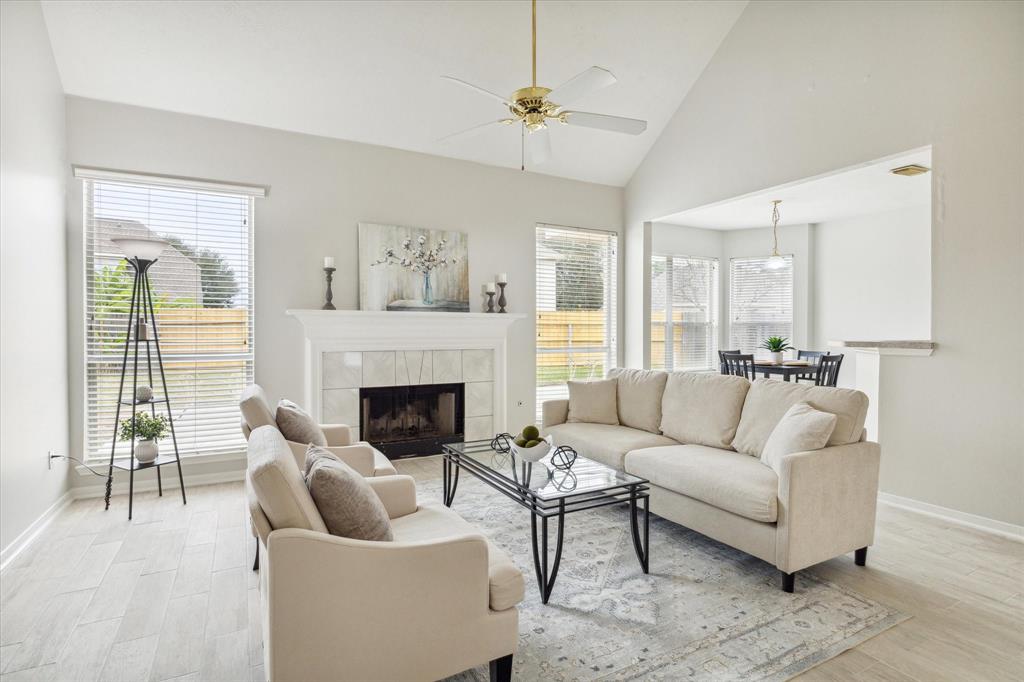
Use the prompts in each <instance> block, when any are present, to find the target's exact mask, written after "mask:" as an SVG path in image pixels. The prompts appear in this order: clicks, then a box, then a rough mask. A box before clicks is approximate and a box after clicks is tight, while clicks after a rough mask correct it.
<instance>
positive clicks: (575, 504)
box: [442, 441, 651, 604]
mask: <svg viewBox="0 0 1024 682" xmlns="http://www.w3.org/2000/svg"><path fill="white" fill-rule="evenodd" d="M486 442H487V441H481V443H486ZM462 469H465V470H466V471H468V472H469V473H470V474H472V475H473V476H474V477H475V478H477V479H479V480H480V481H482V482H483V483H485V484H487V485H488V486H490V487H491V488H493V489H495V490H497V491H498V492H500V493H501V494H503V495H505V496H506V497H508V498H509V499H511V500H513V501H515V502H517V503H518V504H519V505H521V506H523V507H526V509H528V510H529V511H530V526H531V539H532V546H533V567H534V571H535V573H536V575H537V587H538V589H539V591H540V596H541V601H542V602H543V603H545V604H547V603H548V599H549V598H550V597H551V591H552V590H553V589H554V586H555V578H556V577H557V575H558V565H559V563H560V562H561V559H562V539H563V536H564V528H565V515H566V514H571V513H572V512H578V511H585V510H588V509H597V508H599V507H608V506H611V505H618V504H629V526H630V533H631V534H632V537H633V549H634V551H635V552H636V557H637V559H638V560H639V561H640V566H641V568H643V571H644V573H645V574H646V573H649V572H650V527H651V518H650V517H651V513H650V497H649V495H648V491H649V490H650V488H649V487H648V484H649V481H647V480H644V479H638V480H637V481H635V482H633V483H623V484H620V485H615V486H609V487H608V488H603V489H600V490H588V491H583V492H580V493H577V494H574V495H573V494H569V495H565V496H562V497H559V498H558V499H552V500H545V499H542V498H540V497H539V496H538V495H536V494H535V493H534V492H533V491H532V490H530V488H529V487H528V486H526V485H524V484H521V483H519V482H518V481H517V480H509V479H508V478H506V477H505V476H502V475H501V474H499V473H497V472H496V471H494V470H493V469H491V468H490V467H487V466H485V465H483V464H480V463H479V462H476V461H474V460H473V459H472V458H471V457H468V456H463V454H462V453H460V452H457V451H455V450H454V449H452V448H449V447H448V446H447V445H446V446H443V455H442V477H443V479H444V491H443V493H442V495H443V500H444V504H445V506H446V507H451V506H452V502H453V501H454V500H455V491H456V489H457V488H458V486H459V471H460V470H462ZM512 472H513V476H514V477H515V476H516V475H517V474H516V471H515V466H514V465H513V466H512ZM529 475H530V467H524V471H523V477H524V479H525V480H527V481H528V480H529ZM641 502H642V503H643V513H644V520H643V533H642V535H641V529H640V524H639V520H638V518H637V514H638V511H639V509H638V508H639V506H640V503H641ZM538 518H539V519H540V527H541V528H540V544H539V545H538V537H537V536H538V533H537V519H538ZM550 518H554V519H556V521H557V523H558V530H557V535H556V539H555V555H554V560H553V561H552V562H551V564H550V567H549V563H548V556H549V555H548V519H550Z"/></svg>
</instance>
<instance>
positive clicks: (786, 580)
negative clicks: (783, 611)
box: [782, 571, 796, 594]
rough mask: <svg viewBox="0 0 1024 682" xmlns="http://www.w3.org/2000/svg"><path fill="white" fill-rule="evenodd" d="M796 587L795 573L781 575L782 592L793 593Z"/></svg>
mask: <svg viewBox="0 0 1024 682" xmlns="http://www.w3.org/2000/svg"><path fill="white" fill-rule="evenodd" d="M795 585H796V573H786V572H785V571H783V573H782V591H783V592H789V593H790V594H792V593H793V588H794V586H795Z"/></svg>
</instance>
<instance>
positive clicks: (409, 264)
mask: <svg viewBox="0 0 1024 682" xmlns="http://www.w3.org/2000/svg"><path fill="white" fill-rule="evenodd" d="M359 309H360V310H399V311H409V310H421V311H431V312H469V260H468V246H467V238H466V234H465V233H463V232H451V231H448V230H431V229H427V228H422V227H403V226H401V225H378V224H375V223H359Z"/></svg>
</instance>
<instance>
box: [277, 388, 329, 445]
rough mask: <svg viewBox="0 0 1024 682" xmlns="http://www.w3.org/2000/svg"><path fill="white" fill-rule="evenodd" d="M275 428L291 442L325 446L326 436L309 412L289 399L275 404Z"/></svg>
mask: <svg viewBox="0 0 1024 682" xmlns="http://www.w3.org/2000/svg"><path fill="white" fill-rule="evenodd" d="M277 428H278V429H280V430H281V433H282V434H284V437H285V439H286V440H290V441H291V442H293V443H306V444H309V443H312V444H313V445H320V446H322V447H325V446H326V445H327V436H325V435H324V430H323V429H321V428H320V425H319V424H317V423H316V422H315V421H313V418H312V417H311V416H309V413H308V412H306V411H305V410H303V409H302V408H301V407H299V406H298V405H296V404H295V403H293V402H292V401H290V400H284V399H282V400H281V402H279V403H278V404H277Z"/></svg>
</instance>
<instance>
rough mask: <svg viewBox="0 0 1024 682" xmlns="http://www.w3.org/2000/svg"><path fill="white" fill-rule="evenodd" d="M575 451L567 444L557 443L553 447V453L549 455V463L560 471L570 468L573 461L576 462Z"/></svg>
mask: <svg viewBox="0 0 1024 682" xmlns="http://www.w3.org/2000/svg"><path fill="white" fill-rule="evenodd" d="M576 457H577V454H576V451H575V450H573V449H572V448H571V447H570V446H568V445H559V446H558V447H557V448H555V452H554V454H552V455H551V464H552V465H554V467H555V468H556V469H561V470H562V471H568V470H569V469H571V468H572V465H573V463H575V462H576Z"/></svg>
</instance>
